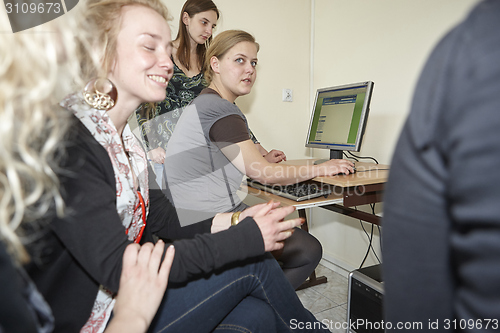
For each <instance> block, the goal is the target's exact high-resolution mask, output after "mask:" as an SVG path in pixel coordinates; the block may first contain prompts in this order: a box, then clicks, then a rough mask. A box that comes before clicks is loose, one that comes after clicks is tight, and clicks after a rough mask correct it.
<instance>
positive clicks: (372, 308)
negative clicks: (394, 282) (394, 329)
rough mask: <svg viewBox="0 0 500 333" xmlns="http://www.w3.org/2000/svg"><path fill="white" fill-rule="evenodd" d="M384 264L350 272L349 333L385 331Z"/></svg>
mask: <svg viewBox="0 0 500 333" xmlns="http://www.w3.org/2000/svg"><path fill="white" fill-rule="evenodd" d="M383 296H384V285H383V280H382V264H378V265H374V266H370V267H365V268H360V269H357V270H355V271H352V272H351V273H349V294H348V301H347V320H348V329H347V332H348V333H373V332H384V325H383V319H384V316H383V312H384V311H383Z"/></svg>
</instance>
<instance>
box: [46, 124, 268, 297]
mask: <svg viewBox="0 0 500 333" xmlns="http://www.w3.org/2000/svg"><path fill="white" fill-rule="evenodd" d="M77 123H78V124H77V126H75V127H76V128H75V132H76V133H77V135H78V136H79V139H78V140H77V142H76V143H75V144H73V145H72V146H71V147H69V148H68V151H67V156H66V163H65V164H64V165H63V167H64V170H65V171H64V175H63V176H62V177H61V185H62V191H63V196H64V198H65V201H66V215H65V217H64V218H62V219H55V220H54V221H53V223H52V224H51V228H52V229H53V230H54V232H55V234H56V235H57V237H58V238H59V239H60V241H61V242H62V244H63V246H64V247H66V249H67V250H68V251H69V252H70V253H71V255H72V257H73V258H74V259H75V260H76V261H77V262H78V264H79V265H80V266H81V267H83V268H84V270H85V271H86V272H87V274H88V275H90V276H91V277H92V278H93V279H94V280H95V281H97V282H98V283H99V284H102V285H104V286H105V287H107V288H109V289H110V290H111V291H113V292H117V291H118V286H119V281H120V274H121V269H122V256H123V252H124V251H125V248H126V246H127V245H129V244H130V243H131V242H130V241H129V240H128V239H127V236H126V234H125V230H124V227H123V225H122V222H121V219H120V217H119V215H118V213H117V211H116V185H115V180H114V172H113V168H112V166H111V162H110V160H109V157H108V155H107V152H106V151H105V150H104V148H102V146H100V145H99V143H97V141H95V140H94V138H93V137H92V136H91V134H90V133H89V132H88V131H87V129H86V128H85V127H83V125H82V124H81V123H80V122H79V121H78V122H77ZM157 200H158V201H157ZM160 200H161V199H156V195H155V196H154V203H157V202H159V201H160ZM164 202H165V201H164ZM151 204H153V203H151ZM167 205H168V201H167ZM168 211H169V209H165V210H164V211H162V212H158V213H156V214H157V215H153V216H152V217H151V218H153V217H154V216H156V217H159V216H163V217H165V218H166V219H165V220H164V221H165V223H166V222H168V223H172V224H175V223H177V224H178V223H179V222H178V221H176V219H175V217H174V216H169V217H168V218H167V212H168ZM243 222H245V223H243ZM201 226H203V224H202V225H201ZM203 228H205V227H201V229H200V230H203ZM160 229H162V228H160ZM176 229H177V227H176V226H174V227H172V230H176ZM166 230H167V231H168V227H166ZM181 234H182V232H181ZM166 235H168V236H169V237H170V234H168V232H166ZM174 244H175V246H176V248H177V249H176V255H175V260H174V265H173V267H172V270H171V273H170V276H171V278H172V281H177V282H180V281H186V280H187V279H189V278H191V277H193V276H194V275H198V274H202V273H209V272H212V271H213V270H214V269H216V268H219V267H223V266H224V265H226V264H228V263H230V262H232V261H235V260H241V259H244V258H248V257H252V256H256V255H259V254H262V253H264V243H263V240H262V236H261V233H260V230H259V228H258V226H257V225H256V223H255V221H253V219H246V220H244V221H242V222H241V223H240V224H239V225H238V226H237V227H233V228H230V229H229V230H227V231H224V232H220V233H216V234H207V233H205V234H202V235H198V236H196V237H195V239H192V240H181V241H177V242H175V243H174Z"/></svg>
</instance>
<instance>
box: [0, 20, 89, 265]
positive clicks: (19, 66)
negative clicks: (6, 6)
mask: <svg viewBox="0 0 500 333" xmlns="http://www.w3.org/2000/svg"><path fill="white" fill-rule="evenodd" d="M74 21H75V20H74V19H72V15H71V12H70V13H68V14H66V15H64V16H62V17H60V18H57V19H55V20H53V21H51V22H49V23H45V24H43V25H41V26H38V27H35V28H32V29H29V30H26V31H25V32H18V33H11V32H9V31H10V26H9V25H8V22H9V21H8V20H7V19H6V18H5V19H4V18H3V17H2V18H1V19H0V31H1V33H0V45H2V52H1V53H0V240H1V241H3V242H4V243H5V244H6V246H7V250H8V252H9V253H10V254H11V255H12V256H13V257H14V258H15V259H16V260H17V261H20V262H26V261H27V260H28V256H27V253H26V251H25V249H24V246H23V244H22V241H21V239H20V237H21V238H22V236H23V235H22V234H21V235H19V234H18V233H19V230H18V229H19V226H20V225H21V223H37V222H38V221H39V220H40V219H41V218H42V217H43V216H45V215H46V214H47V212H48V211H49V209H52V208H53V207H55V208H56V211H57V213H58V214H62V211H63V206H64V203H63V200H62V197H61V194H60V192H59V180H58V177H57V175H56V172H57V165H58V164H59V160H60V158H61V157H62V156H63V152H64V149H63V145H64V137H65V135H66V133H67V131H68V127H69V125H70V121H69V114H68V113H67V112H66V111H64V110H62V109H60V108H59V107H58V106H57V103H58V101H59V100H60V98H62V97H63V94H65V93H69V92H70V89H71V87H74V86H75V84H80V82H79V77H80V66H79V63H78V61H77V59H78V55H77V51H76V39H75V36H74V35H73V32H74V31H76V30H75V29H74V28H73V26H74V25H75V23H74ZM16 231H17V232H18V233H16Z"/></svg>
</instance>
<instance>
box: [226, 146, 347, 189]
mask: <svg viewBox="0 0 500 333" xmlns="http://www.w3.org/2000/svg"><path fill="white" fill-rule="evenodd" d="M235 146H237V147H235ZM235 148H239V152H240V154H239V155H238V156H235V152H236V151H238V149H235ZM222 152H223V153H224V155H226V157H227V158H228V159H229V160H230V161H231V162H232V163H233V164H234V165H235V166H236V168H238V170H240V171H241V172H242V173H244V174H245V175H247V176H248V177H250V178H252V179H254V180H257V181H259V182H261V183H264V184H278V185H288V184H294V183H297V182H301V181H305V180H309V179H312V178H314V177H324V176H334V175H336V174H339V173H345V174H350V173H353V172H354V169H353V167H354V164H353V163H352V162H350V161H348V160H344V159H338V160H329V161H327V162H325V163H321V164H318V165H282V164H276V163H269V162H268V161H267V160H266V159H265V158H264V157H263V156H262V155H261V154H260V152H259V151H258V149H257V148H256V146H255V144H254V143H253V142H252V140H245V141H242V142H238V143H236V144H232V145H229V146H227V147H224V148H222Z"/></svg>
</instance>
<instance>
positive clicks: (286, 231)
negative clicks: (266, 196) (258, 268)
mask: <svg viewBox="0 0 500 333" xmlns="http://www.w3.org/2000/svg"><path fill="white" fill-rule="evenodd" d="M294 211H295V207H294V206H287V207H282V208H276V203H274V202H272V201H270V202H269V203H268V204H266V205H264V206H263V207H262V208H261V209H260V210H259V211H258V212H257V213H256V214H255V215H254V216H253V219H254V220H255V222H256V223H257V225H258V226H259V228H260V232H261V233H262V239H263V240H264V247H265V249H266V251H269V252H270V251H275V250H280V249H282V248H283V246H284V240H285V239H287V238H289V237H290V236H291V235H292V234H293V232H294V228H295V227H298V226H299V225H301V224H303V223H304V219H303V218H296V219H291V220H287V221H283V219H284V218H285V217H286V216H288V215H289V214H291V213H293V212H294ZM240 217H241V215H240Z"/></svg>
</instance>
